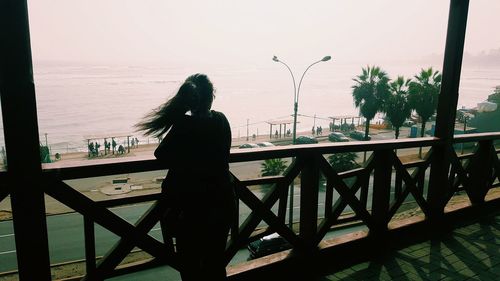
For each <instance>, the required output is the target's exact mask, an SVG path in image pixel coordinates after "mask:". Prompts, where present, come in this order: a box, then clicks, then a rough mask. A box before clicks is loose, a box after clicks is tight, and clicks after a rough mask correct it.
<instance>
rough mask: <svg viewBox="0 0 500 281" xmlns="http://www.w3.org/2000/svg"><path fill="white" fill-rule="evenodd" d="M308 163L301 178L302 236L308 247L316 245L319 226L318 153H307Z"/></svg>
mask: <svg viewBox="0 0 500 281" xmlns="http://www.w3.org/2000/svg"><path fill="white" fill-rule="evenodd" d="M303 157H306V159H305V161H306V163H307V164H306V165H305V166H304V169H303V170H302V176H301V178H300V229H299V231H300V236H301V237H302V238H303V239H304V241H305V244H306V245H307V247H308V248H313V247H314V246H316V245H313V244H311V243H313V242H314V236H315V235H316V232H317V226H318V193H319V167H318V161H317V160H316V157H317V156H316V155H305V156H303Z"/></svg>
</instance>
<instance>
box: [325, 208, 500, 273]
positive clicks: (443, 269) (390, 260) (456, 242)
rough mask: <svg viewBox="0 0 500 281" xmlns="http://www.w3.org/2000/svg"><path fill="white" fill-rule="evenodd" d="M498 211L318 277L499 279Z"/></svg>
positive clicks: (499, 221)
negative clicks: (441, 235) (444, 233)
mask: <svg viewBox="0 0 500 281" xmlns="http://www.w3.org/2000/svg"><path fill="white" fill-rule="evenodd" d="M499 245H500V214H499V213H497V214H496V215H493V216H490V217H485V218H482V219H481V221H479V222H476V223H473V224H469V225H466V226H463V227H460V228H457V229H455V230H454V231H453V232H452V233H450V234H449V235H447V236H446V237H444V238H443V239H440V240H432V241H426V242H424V243H420V244H416V245H412V246H410V247H407V248H404V249H402V250H399V251H397V252H393V253H390V254H388V255H387V256H385V257H380V258H379V259H377V260H372V261H369V262H364V263H361V264H357V265H355V266H352V267H350V268H348V269H345V270H342V271H339V272H335V273H332V274H330V275H327V276H325V277H322V278H319V279H317V280H320V281H328V280H332V281H333V280H412V281H413V280H486V281H489V280H492V281H493V280H500V246H499Z"/></svg>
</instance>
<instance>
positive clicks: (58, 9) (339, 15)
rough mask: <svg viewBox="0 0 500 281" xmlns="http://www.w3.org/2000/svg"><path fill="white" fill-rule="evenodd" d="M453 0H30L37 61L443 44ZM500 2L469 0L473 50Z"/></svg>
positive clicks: (490, 36) (375, 55)
mask: <svg viewBox="0 0 500 281" xmlns="http://www.w3.org/2000/svg"><path fill="white" fill-rule="evenodd" d="M448 7H449V1H447V0H418V1H415V0H411V1H410V0H372V1H368V0H344V1H334V0H317V1H293V0H266V1H264V0H253V1H248V0H246V1H242V0H213V1H194V0H182V1H180V0H176V1H171V0H142V1H139V0H31V1H29V8H30V23H31V37H32V48H33V56H34V59H35V60H70V61H88V62H95V61H97V62H99V61H116V62H140V61H158V62H166V61H172V60H178V61H229V62H231V61H234V62H236V63H238V62H239V61H242V62H246V61H254V60H260V59H265V60H266V61H267V60H269V59H270V58H271V57H272V55H274V54H276V55H278V56H279V57H282V58H287V59H288V60H297V61H300V60H306V61H310V60H311V59H316V58H321V57H322V56H324V55H332V56H333V57H334V58H335V59H337V60H339V61H363V60H366V59H415V58H419V57H424V56H427V55H431V54H436V53H437V54H439V53H442V52H443V50H444V42H445V34H446V24H447V17H448ZM498 11H500V1H498V0H472V1H471V3H470V10H469V23H468V30H467V42H466V51H467V52H471V53H478V52H480V51H483V50H490V49H498V48H500V33H499V32H491V31H492V27H494V28H495V29H498V27H500V17H499V16H498Z"/></svg>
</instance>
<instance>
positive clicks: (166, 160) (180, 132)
mask: <svg viewBox="0 0 500 281" xmlns="http://www.w3.org/2000/svg"><path fill="white" fill-rule="evenodd" d="M187 138H188V137H187V135H186V132H185V129H184V128H183V127H182V125H181V124H174V126H172V128H171V129H170V131H169V132H168V133H167V135H166V136H165V138H163V140H162V141H161V143H160V145H158V147H157V148H156V150H155V152H154V155H155V157H156V159H158V160H159V161H160V162H162V163H163V164H164V165H166V167H167V168H170V167H173V166H181V165H182V164H183V162H184V160H185V155H183V154H184V153H185V150H186V139H187Z"/></svg>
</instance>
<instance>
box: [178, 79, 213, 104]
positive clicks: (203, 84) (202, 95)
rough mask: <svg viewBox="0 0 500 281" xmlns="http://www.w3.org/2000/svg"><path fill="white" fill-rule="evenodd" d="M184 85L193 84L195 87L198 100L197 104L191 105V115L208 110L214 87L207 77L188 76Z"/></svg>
mask: <svg viewBox="0 0 500 281" xmlns="http://www.w3.org/2000/svg"><path fill="white" fill-rule="evenodd" d="M184 83H193V84H194V85H195V86H196V90H197V94H198V99H197V104H193V106H192V107H191V108H190V110H191V111H192V112H193V113H198V112H204V111H208V110H210V108H211V107H212V102H213V100H214V97H215V95H214V85H213V84H212V82H211V81H210V79H208V77H207V75H205V74H201V73H197V74H193V75H191V76H189V77H188V78H187V79H186V81H185V82H184Z"/></svg>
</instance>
